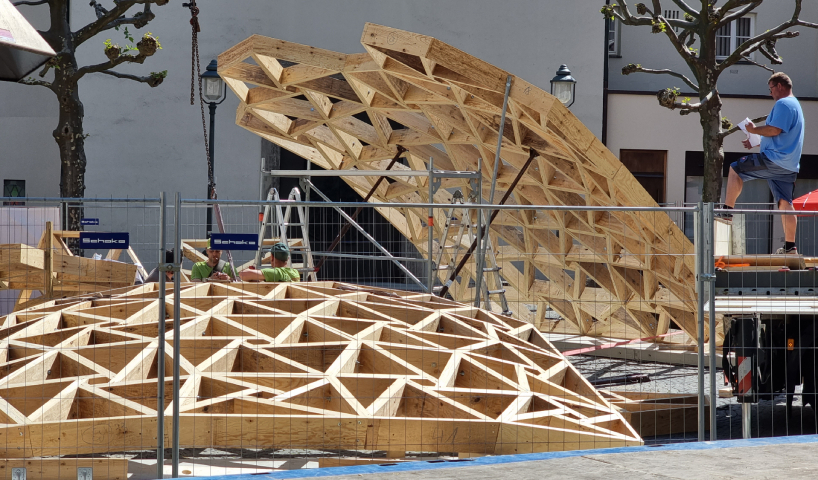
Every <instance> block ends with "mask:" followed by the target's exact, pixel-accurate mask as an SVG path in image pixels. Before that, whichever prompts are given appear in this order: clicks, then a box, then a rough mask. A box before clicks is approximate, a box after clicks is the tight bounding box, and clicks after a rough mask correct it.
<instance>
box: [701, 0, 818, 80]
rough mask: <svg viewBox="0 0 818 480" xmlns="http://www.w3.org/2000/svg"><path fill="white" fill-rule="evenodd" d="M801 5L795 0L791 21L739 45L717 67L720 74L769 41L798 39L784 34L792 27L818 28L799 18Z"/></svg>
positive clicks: (795, 33)
mask: <svg viewBox="0 0 818 480" xmlns="http://www.w3.org/2000/svg"><path fill="white" fill-rule="evenodd" d="M801 3H802V0H795V9H794V10H793V14H792V17H791V18H790V20H789V21H786V22H784V23H782V24H780V25H778V26H777V27H775V28H773V29H771V30H767V31H766V32H764V33H761V34H759V35H756V36H755V37H753V38H750V39H748V40H747V41H745V42H744V43H742V44H741V45H739V46H738V47H737V48H736V49H735V51H733V53H731V54H730V56H729V57H727V58H726V59H725V60H724V61H723V62H721V63H720V64H719V65H718V67H716V69H717V71H718V72H719V73H720V72H723V71H724V69H726V68H727V67H729V66H731V65H733V64H735V63H736V62H738V61H740V60H741V58H742V57H744V56H747V55H749V54H750V53H752V52H754V51H756V50H758V49H759V48H760V47H761V46H762V45H764V43H765V42H767V41H768V40H776V39H779V38H792V37H797V36H798V32H784V30H787V29H788V28H790V27H795V26H804V27H808V28H818V24H815V23H811V22H804V21H802V20H800V19H799V18H798V17H799V15H801ZM782 32H784V33H782Z"/></svg>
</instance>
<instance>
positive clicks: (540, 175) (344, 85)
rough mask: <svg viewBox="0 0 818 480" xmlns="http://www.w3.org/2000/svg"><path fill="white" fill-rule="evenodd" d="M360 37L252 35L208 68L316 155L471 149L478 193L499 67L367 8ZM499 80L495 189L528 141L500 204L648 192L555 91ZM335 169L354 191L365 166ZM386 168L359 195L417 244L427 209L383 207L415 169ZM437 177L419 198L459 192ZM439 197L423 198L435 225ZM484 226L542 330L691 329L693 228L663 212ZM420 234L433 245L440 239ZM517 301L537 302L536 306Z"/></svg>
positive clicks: (362, 162)
mask: <svg viewBox="0 0 818 480" xmlns="http://www.w3.org/2000/svg"><path fill="white" fill-rule="evenodd" d="M361 42H362V43H363V46H364V47H365V49H366V52H365V53H359V54H350V55H347V54H343V53H337V52H331V51H328V50H321V49H318V48H314V47H309V46H305V45H300V44H295V43H291V42H286V41H283V40H277V39H272V38H267V37H262V36H259V35H254V36H252V37H250V38H248V39H247V40H245V41H243V42H241V43H239V44H238V45H236V46H235V47H233V48H231V49H230V50H228V51H226V52H224V53H222V54H221V55H219V60H218V63H219V75H221V76H222V78H224V80H225V82H226V83H227V85H228V86H229V87H230V88H231V89H232V91H233V92H234V93H235V94H236V95H237V96H238V97H239V99H240V105H239V108H238V112H237V116H236V122H237V124H238V125H239V126H241V127H243V128H245V129H247V130H249V131H251V132H253V133H255V134H257V135H259V136H261V137H262V138H265V139H267V140H269V141H271V142H273V143H275V144H277V145H279V146H281V147H282V148H285V149H287V150H290V151H292V152H294V153H295V154H297V155H300V156H301V157H303V158H305V159H307V160H309V161H310V162H312V163H314V164H315V165H318V166H320V167H322V168H325V169H334V170H344V169H355V168H358V169H362V170H384V169H385V168H386V167H387V165H388V164H389V159H391V158H392V157H393V156H394V155H395V154H396V153H397V146H398V145H401V146H403V147H405V148H406V149H408V152H407V153H406V154H405V158H406V159H407V162H408V166H404V165H401V164H396V165H395V166H394V167H393V170H394V169H412V170H426V169H427V165H428V161H429V158H430V157H432V158H433V159H434V160H433V164H434V167H435V168H437V169H442V170H471V171H475V170H477V169H478V159H480V158H482V159H483V162H482V168H483V171H482V173H483V186H482V187H483V192H482V197H483V199H484V201H485V199H487V198H488V197H489V195H488V193H489V190H490V187H491V178H492V173H493V168H494V165H493V163H494V157H495V151H496V147H497V140H498V136H499V127H500V118H501V113H502V106H503V97H504V92H505V86H506V79H507V77H508V76H509V75H510V74H509V73H508V72H505V71H503V70H501V69H499V68H497V67H494V66H493V65H490V64H488V63H486V62H484V61H482V60H480V59H478V58H475V57H472V56H470V55H468V54H466V53H465V52H462V51H460V50H458V49H456V48H454V47H452V46H450V45H447V44H445V43H443V42H441V41H439V40H437V39H435V38H432V37H428V36H423V35H418V34H415V33H411V32H406V31H402V30H396V29H393V28H388V27H384V26H380V25H374V24H367V25H366V27H365V28H364V32H363V36H362V38H361ZM511 82H512V83H511V89H510V93H509V102H508V109H507V112H506V115H507V116H506V121H505V128H504V130H503V139H502V148H501V153H500V155H501V161H502V164H501V165H500V166H499V170H498V172H499V173H498V178H497V194H496V196H495V201H497V200H499V198H501V197H502V195H503V194H504V192H505V191H506V190H508V189H509V185H510V183H511V182H512V181H513V179H514V178H515V177H516V176H517V174H518V173H519V171H520V169H521V168H523V165H524V164H525V163H526V161H527V159H528V158H529V155H530V153H531V150H535V151H536V153H537V157H536V159H535V160H534V163H533V164H532V165H531V166H530V167H529V168H528V169H527V171H526V172H525V174H524V176H523V178H522V180H521V181H520V183H519V184H518V185H517V187H516V188H515V189H514V191H513V196H512V197H511V200H509V201H508V202H507V203H508V204H519V205H565V206H590V207H594V206H637V207H656V206H658V205H657V204H656V202H655V201H654V200H653V199H652V198H651V196H650V195H649V194H648V193H647V192H646V191H645V190H644V188H642V186H641V185H640V184H639V183H638V181H637V180H636V179H635V178H634V177H633V175H631V173H630V172H629V171H628V169H627V168H625V167H623V166H622V164H621V163H620V162H619V160H618V159H617V158H616V157H615V156H614V155H613V154H612V153H611V152H610V151H609V150H608V149H607V148H606V147H605V146H604V145H603V144H602V143H601V142H600V141H599V140H598V139H597V138H596V137H595V136H594V135H593V134H592V133H591V132H590V131H589V130H588V129H587V128H586V127H585V126H584V125H583V124H582V123H581V122H580V121H579V120H577V119H576V117H574V115H573V114H572V113H571V112H570V111H569V110H568V109H567V108H565V107H564V106H563V105H562V104H561V103H560V102H559V101H558V100H556V98H554V97H553V96H551V95H550V94H548V93H546V92H544V91H542V90H541V89H539V88H538V87H536V86H535V85H533V84H531V83H529V82H526V81H525V80H523V79H521V78H519V77H516V76H513V75H511ZM384 175H386V176H388V173H386V172H385V173H384ZM342 178H343V179H344V180H345V181H346V182H347V183H348V184H349V185H350V186H351V187H352V188H353V189H355V190H356V191H357V192H358V193H359V194H360V195H361V196H362V197H363V196H364V195H365V194H366V193H367V192H369V190H370V189H371V187H372V185H374V183H375V181H376V180H377V177H372V178H370V177H342ZM389 182H391V183H389ZM389 182H384V183H383V184H382V185H381V186H380V187H379V190H377V191H376V192H375V195H373V196H372V198H371V199H370V202H373V203H374V204H375V205H376V206H375V208H376V209H377V210H378V212H380V213H381V214H382V215H383V216H384V217H385V218H386V219H387V220H388V221H390V222H391V223H392V224H393V225H394V226H395V227H396V228H397V229H398V230H399V231H400V232H401V233H402V234H403V235H404V236H406V238H408V239H409V240H410V241H411V242H412V243H413V244H414V245H415V247H417V249H418V250H419V251H420V252H421V253H422V254H423V255H429V252H428V251H427V250H428V246H427V240H428V236H427V235H428V232H427V228H426V227H425V221H426V216H427V211H426V210H425V209H420V208H417V209H411V208H386V206H388V203H389V202H401V203H419V202H429V201H430V200H431V199H429V198H428V187H427V184H426V178H422V177H400V176H394V177H389ZM442 187H443V188H442V189H440V190H439V191H438V192H437V194H436V195H435V198H434V202H435V203H438V204H441V205H442V206H447V205H449V204H450V203H451V199H452V193H451V192H450V191H447V190H446V189H452V188H456V187H460V188H462V189H463V190H464V192H463V193H464V198H468V197H469V194H470V193H471V189H470V187H469V185H468V183H467V182H466V181H465V180H456V179H449V180H447V179H444V180H443V182H442ZM445 210H446V209H444V208H440V209H438V210H437V212H436V214H435V215H436V216H435V219H434V228H435V235H434V236H435V238H437V239H440V237H441V236H442V235H443V231H444V228H445V225H446V222H447V221H448V220H449V219H447V218H445V217H446V214H445ZM457 215H458V216H459V215H460V214H459V213H458V214H457ZM472 218H474V217H472ZM458 220H461V219H460V218H458ZM472 221H473V220H472ZM456 230H457V229H456V228H452V229H451V230H450V231H449V232H450V235H451V236H454V235H455V234H456ZM491 235H492V237H493V238H492V244H493V245H495V246H499V245H501V244H500V242H499V241H498V238H500V239H502V240H503V241H504V242H505V244H504V245H502V246H499V248H497V250H498V265H499V266H501V267H502V268H503V270H502V275H503V278H504V279H505V280H506V281H507V282H508V284H509V285H508V286H507V287H506V292H507V294H506V295H507V298H508V300H509V302H510V303H511V304H512V310H513V311H514V315H515V317H517V318H519V319H522V320H526V321H529V322H532V323H535V324H537V325H540V324H542V320H543V315H544V313H545V310H546V308H545V306H546V305H548V306H550V307H551V308H553V309H554V310H555V311H557V312H558V313H559V314H560V316H561V317H562V319H564V321H561V322H557V325H552V326H551V327H548V326H543V328H544V329H545V330H549V329H550V330H553V331H558V332H560V333H580V334H583V335H602V336H608V337H618V338H642V337H652V336H656V335H662V334H665V333H667V331H668V328H669V326H670V325H671V323H672V322H675V324H676V325H678V326H679V327H680V328H682V329H683V330H684V331H685V332H686V333H687V334H688V335H690V337H691V338H693V339H695V338H696V322H695V319H694V312H695V307H696V294H695V292H694V289H693V286H694V270H695V266H694V257H693V255H692V253H693V244H692V243H691V242H690V241H689V240H688V239H687V238H686V237H685V236H684V234H683V232H682V231H681V230H680V229H679V228H678V227H677V226H676V224H674V223H673V221H672V220H671V219H670V217H669V216H668V215H667V214H665V213H664V212H645V211H643V212H637V211H628V212H624V211H618V212H592V211H545V210H539V211H534V210H530V211H501V213H500V214H499V216H498V217H497V219H496V220H495V222H494V223H493V224H492V228H491ZM453 242H454V238H451V237H450V238H447V239H446V243H447V244H448V243H453ZM462 247H463V248H462V249H461V253H462V252H463V251H465V250H466V249H467V248H468V243H467V242H466V241H465V240H464V241H463V245H462ZM433 248H434V250H433V254H435V255H437V252H438V249H440V248H441V245H440V242H439V241H435V244H434V247H433ZM427 258H428V257H427ZM473 258H474V257H473ZM512 262H516V263H517V265H515V264H513V263H512ZM448 263H451V256H450V252H448V251H445V250H444V256H443V262H442V264H448ZM474 270H475V267H474V262H471V263H470V264H467V265H466V268H465V269H464V270H463V271H462V272H461V273H460V278H459V279H458V280H457V281H456V282H455V284H454V285H453V286H452V288H451V289H450V290H449V292H450V294H451V295H452V297H453V298H454V299H456V300H459V301H464V302H467V301H469V300H470V299H472V298H474V293H473V290H474V289H473V288H471V287H470V285H471V284H473V282H472V280H473V278H474ZM450 272H451V270H445V271H440V272H439V278H440V280H441V281H443V282H445V281H446V275H447V274H449V273H450ZM586 279H592V280H593V282H586ZM493 300H494V299H493ZM524 303H528V304H537V305H538V313H539V315H540V316H539V318H534V317H533V316H531V315H530V314H529V312H528V309H527V308H526V307H525V306H524V305H523V304H524ZM495 307H497V308H495ZM492 310H494V311H500V310H501V309H500V308H499V306H498V305H496V304H495V305H493V306H492ZM705 331H708V329H707V328H705Z"/></svg>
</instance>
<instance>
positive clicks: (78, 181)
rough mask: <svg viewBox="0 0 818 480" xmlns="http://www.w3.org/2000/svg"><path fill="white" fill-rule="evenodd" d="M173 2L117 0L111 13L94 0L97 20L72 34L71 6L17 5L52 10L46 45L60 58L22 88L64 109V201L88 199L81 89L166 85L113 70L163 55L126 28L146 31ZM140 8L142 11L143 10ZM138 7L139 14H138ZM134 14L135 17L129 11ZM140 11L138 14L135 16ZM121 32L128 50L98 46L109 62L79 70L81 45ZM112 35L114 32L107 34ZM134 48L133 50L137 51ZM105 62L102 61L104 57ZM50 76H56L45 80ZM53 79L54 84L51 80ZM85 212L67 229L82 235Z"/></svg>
mask: <svg viewBox="0 0 818 480" xmlns="http://www.w3.org/2000/svg"><path fill="white" fill-rule="evenodd" d="M168 1H169V0H113V1H112V3H113V6H112V8H111V9H110V10H108V9H106V8H105V7H103V6H102V5H101V4H100V3H99V2H97V1H96V0H91V3H90V5H91V7H92V8H93V9H94V12H95V13H96V20H95V21H93V22H91V23H89V24H87V25H85V26H83V27H81V28H79V29H77V30H72V29H71V26H70V25H69V23H68V9H69V4H70V1H69V0H25V1H18V2H14V5H15V6H19V5H47V6H48V8H49V9H50V19H51V25H50V27H49V29H48V30H45V31H40V32H39V33H40V35H42V37H43V39H45V41H46V42H48V44H49V45H51V48H53V49H54V51H55V52H57V55H56V56H55V57H54V58H52V59H50V60H49V61H48V62H47V63H46V64H45V65H44V67H43V69H42V70H41V71H40V72H39V77H40V78H34V77H28V78H26V79H23V80H22V81H21V83H25V84H28V85H38V86H42V87H46V88H48V89H49V90H51V91H52V92H54V94H55V95H56V96H57V99H58V101H59V105H60V107H59V108H60V112H59V121H58V123H57V128H55V129H54V133H53V134H54V140H56V142H57V145H58V146H59V149H60V196H61V197H70V198H81V197H82V196H83V195H84V193H85V167H86V158H85V137H86V135H85V133H84V131H83V128H82V120H83V116H84V111H83V106H82V102H81V101H80V97H79V89H78V83H79V81H80V80H81V79H82V78H83V77H84V76H85V75H88V74H91V73H103V74H106V75H111V76H114V77H117V78H123V79H127V80H134V81H136V82H141V83H146V84H148V85H149V86H151V87H156V86H158V85H159V84H161V83H162V81H163V80H164V78H165V76H166V75H167V71H163V72H151V73H150V74H149V75H147V76H137V75H131V74H126V73H121V72H117V71H116V70H114V68H115V67H116V66H118V65H122V64H125V63H143V62H144V61H145V59H147V58H148V57H150V56H151V55H153V54H154V53H156V51H157V49H161V48H162V47H161V45H160V44H159V41H158V40H157V39H156V37H154V36H153V35H151V34H150V32H148V33H145V34H144V35H142V36H141V38H139V39H138V41H135V40H134V38H133V37H132V36H131V34H130V33H129V32H128V26H133V27H135V28H137V29H140V28H143V27H145V26H146V25H147V24H148V23H149V22H150V21H151V20H153V18H154V14H153V12H152V11H151V5H152V4H156V5H165V4H167V3H168ZM138 5H141V6H142V8H141V9H140V8H139V7H138ZM134 7H136V8H134ZM132 8H133V10H134V11H133V12H131V9H132ZM136 10H138V11H136ZM120 29H123V31H122V32H121V33H119V34H118V35H121V34H124V35H125V40H126V41H128V42H130V43H129V44H126V45H124V46H119V45H118V44H114V43H113V42H111V41H110V39H109V40H106V41H104V42H103V41H102V40H100V47H102V48H101V49H100V50H102V52H100V53H104V54H105V55H104V56H105V57H107V60H106V61H104V62H101V63H97V64H94V65H86V66H82V67H81V66H79V64H78V62H77V56H76V52H77V49H78V48H79V47H80V45H82V44H83V43H85V42H87V41H89V40H91V39H93V38H95V37H97V38H99V37H98V36H100V37H101V35H100V34H104V33H105V32H108V31H109V30H120ZM109 34H110V32H109ZM134 43H135V45H133V44H134ZM100 57H102V55H100ZM49 71H53V73H52V74H51V75H49V76H47V74H48V72H49ZM49 79H50V80H49ZM80 216H81V211H80V210H79V209H74V210H72V211H70V214H69V218H68V219H67V225H66V226H67V227H68V228H69V229H72V230H79V227H80V218H79V217H80Z"/></svg>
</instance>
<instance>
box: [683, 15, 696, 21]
mask: <svg viewBox="0 0 818 480" xmlns="http://www.w3.org/2000/svg"><path fill="white" fill-rule="evenodd" d="M685 20H687V21H688V22H692V21H693V20H695V18H693V15H691V14H689V13H685Z"/></svg>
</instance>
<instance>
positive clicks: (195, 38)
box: [182, 0, 216, 198]
mask: <svg viewBox="0 0 818 480" xmlns="http://www.w3.org/2000/svg"><path fill="white" fill-rule="evenodd" d="M182 6H183V7H185V8H189V9H190V26H191V31H192V36H191V46H192V48H191V55H190V104H191V105H193V102H194V101H195V99H196V94H195V92H196V88H195V82H196V79H197V78H198V79H199V110H201V112H202V136H203V137H204V147H205V156H206V157H207V178H208V186H207V189H208V192H209V194H208V197H209V198H215V197H214V194H215V189H216V188H215V187H216V185H214V182H211V180H210V179H212V178H213V162H212V160H211V159H210V147H209V145H208V142H207V124H206V122H205V112H204V99H203V98H202V76H201V75H199V72H200V71H201V62H200V61H199V32H201V31H202V29H201V27H200V26H199V7H197V6H196V0H190V3H183V4H182Z"/></svg>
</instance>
